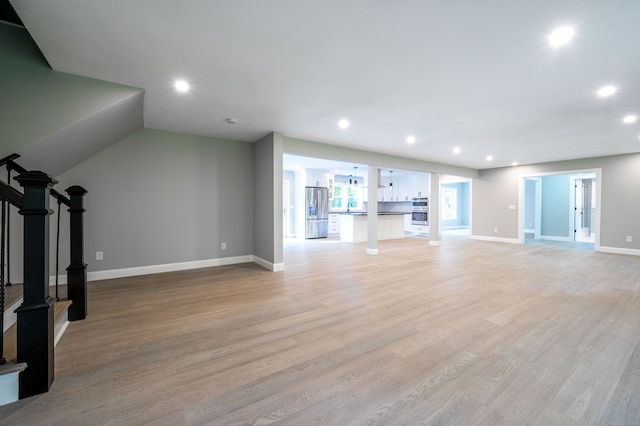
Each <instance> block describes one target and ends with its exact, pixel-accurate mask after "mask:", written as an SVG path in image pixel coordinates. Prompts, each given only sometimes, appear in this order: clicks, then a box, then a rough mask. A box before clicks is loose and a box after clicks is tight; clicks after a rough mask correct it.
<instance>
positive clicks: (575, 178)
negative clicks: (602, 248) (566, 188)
mask: <svg viewBox="0 0 640 426" xmlns="http://www.w3.org/2000/svg"><path fill="white" fill-rule="evenodd" d="M582 179H596V215H598V217H599V212H598V186H597V182H598V181H597V176H595V175H594V173H582V174H577V175H571V176H570V177H569V182H571V188H570V191H571V205H570V208H569V214H570V218H569V235H571V241H573V242H575V241H576V229H577V228H576V207H577V205H576V181H578V180H582ZM594 228H595V227H594ZM594 241H595V235H594Z"/></svg>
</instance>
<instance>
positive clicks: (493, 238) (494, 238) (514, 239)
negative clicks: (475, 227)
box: [469, 235, 520, 244]
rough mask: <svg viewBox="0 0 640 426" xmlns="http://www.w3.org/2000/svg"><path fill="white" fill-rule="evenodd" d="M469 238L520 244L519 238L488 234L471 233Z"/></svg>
mask: <svg viewBox="0 0 640 426" xmlns="http://www.w3.org/2000/svg"><path fill="white" fill-rule="evenodd" d="M469 238H471V239H472V240H479V241H491V242H494V243H509V244H520V241H519V240H518V239H517V238H500V237H488V236H486V235H471V236H470V237H469Z"/></svg>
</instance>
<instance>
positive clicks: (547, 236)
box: [540, 235, 571, 242]
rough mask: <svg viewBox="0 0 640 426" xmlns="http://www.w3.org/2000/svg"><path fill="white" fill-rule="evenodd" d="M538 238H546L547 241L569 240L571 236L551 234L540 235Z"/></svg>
mask: <svg viewBox="0 0 640 426" xmlns="http://www.w3.org/2000/svg"><path fill="white" fill-rule="evenodd" d="M540 239H541V240H547V241H564V242H571V238H569V237H554V236H551V235H540Z"/></svg>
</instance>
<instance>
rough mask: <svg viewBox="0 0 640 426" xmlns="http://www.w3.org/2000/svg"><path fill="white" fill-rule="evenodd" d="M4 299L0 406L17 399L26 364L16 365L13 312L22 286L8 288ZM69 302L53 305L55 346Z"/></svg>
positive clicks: (66, 320) (20, 296)
mask: <svg viewBox="0 0 640 426" xmlns="http://www.w3.org/2000/svg"><path fill="white" fill-rule="evenodd" d="M7 293H8V295H7V297H6V300H5V301H6V303H7V308H6V310H5V313H4V333H3V341H4V358H5V360H6V361H7V363H6V364H4V365H0V406H1V405H5V404H9V403H11V402H15V401H17V400H18V399H19V380H18V378H19V374H20V373H21V372H22V371H24V370H25V369H26V367H27V364H26V363H18V362H17V361H16V360H17V356H18V346H17V328H18V327H17V324H16V319H17V317H16V315H15V313H14V311H15V310H16V309H17V308H18V307H20V305H21V304H22V302H23V299H22V295H21V294H22V285H15V284H14V285H13V286H11V287H9V291H8V292H7ZM72 303H73V302H71V301H70V300H60V301H57V302H55V304H54V306H53V307H54V312H53V329H54V331H53V336H54V341H53V344H54V346H56V345H57V344H58V341H60V338H61V337H62V335H63V334H64V332H65V330H66V329H67V327H68V326H69V306H71V304H72Z"/></svg>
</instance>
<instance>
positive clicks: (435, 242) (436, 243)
mask: <svg viewBox="0 0 640 426" xmlns="http://www.w3.org/2000/svg"><path fill="white" fill-rule="evenodd" d="M429 245H430V246H433V247H438V246H439V245H440V241H435V240H429Z"/></svg>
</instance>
